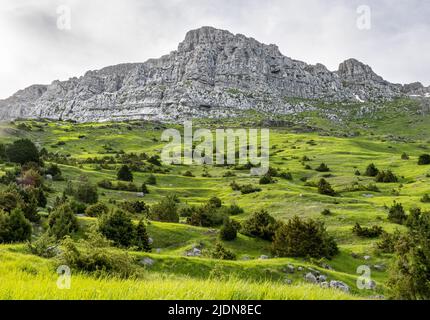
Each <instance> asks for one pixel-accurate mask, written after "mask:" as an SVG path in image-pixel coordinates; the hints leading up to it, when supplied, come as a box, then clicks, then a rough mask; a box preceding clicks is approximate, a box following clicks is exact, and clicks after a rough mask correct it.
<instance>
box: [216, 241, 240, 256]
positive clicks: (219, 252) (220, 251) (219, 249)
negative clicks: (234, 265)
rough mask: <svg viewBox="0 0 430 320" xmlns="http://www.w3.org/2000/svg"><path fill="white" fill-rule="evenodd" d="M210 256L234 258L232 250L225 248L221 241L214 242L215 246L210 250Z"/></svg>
mask: <svg viewBox="0 0 430 320" xmlns="http://www.w3.org/2000/svg"><path fill="white" fill-rule="evenodd" d="M211 257H212V258H213V259H220V260H236V255H235V254H234V252H232V251H230V250H228V249H226V248H225V247H224V246H223V245H222V243H221V242H217V243H216V245H215V248H214V249H213V250H212V252H211Z"/></svg>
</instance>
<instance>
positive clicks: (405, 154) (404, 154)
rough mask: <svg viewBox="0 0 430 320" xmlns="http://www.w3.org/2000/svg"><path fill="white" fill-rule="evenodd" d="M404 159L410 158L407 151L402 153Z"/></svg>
mask: <svg viewBox="0 0 430 320" xmlns="http://www.w3.org/2000/svg"><path fill="white" fill-rule="evenodd" d="M401 158H402V160H409V155H408V154H407V153H406V152H403V153H402V157H401Z"/></svg>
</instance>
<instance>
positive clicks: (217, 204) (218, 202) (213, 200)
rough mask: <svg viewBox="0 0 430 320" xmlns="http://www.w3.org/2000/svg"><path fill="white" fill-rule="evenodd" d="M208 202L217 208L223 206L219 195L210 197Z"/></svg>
mask: <svg viewBox="0 0 430 320" xmlns="http://www.w3.org/2000/svg"><path fill="white" fill-rule="evenodd" d="M208 204H209V205H210V206H214V207H215V208H221V207H222V201H221V199H220V198H218V197H212V198H210V199H209V201H208Z"/></svg>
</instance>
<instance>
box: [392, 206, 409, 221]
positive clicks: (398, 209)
mask: <svg viewBox="0 0 430 320" xmlns="http://www.w3.org/2000/svg"><path fill="white" fill-rule="evenodd" d="M406 218H407V217H406V213H405V209H404V208H403V205H402V204H401V203H397V202H394V204H393V206H392V207H391V208H390V210H389V212H388V220H390V221H391V222H393V223H397V224H403V223H404V222H405V220H406Z"/></svg>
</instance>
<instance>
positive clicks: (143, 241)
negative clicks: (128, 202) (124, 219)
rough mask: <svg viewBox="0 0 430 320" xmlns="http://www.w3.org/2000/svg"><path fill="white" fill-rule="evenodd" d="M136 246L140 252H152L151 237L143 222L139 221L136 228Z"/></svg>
mask: <svg viewBox="0 0 430 320" xmlns="http://www.w3.org/2000/svg"><path fill="white" fill-rule="evenodd" d="M134 243H135V246H136V247H137V249H138V250H139V251H143V252H151V250H152V249H151V244H150V243H149V236H148V233H147V231H146V227H145V224H144V222H143V220H140V221H139V224H138V225H137V227H136V236H135V239H134Z"/></svg>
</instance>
